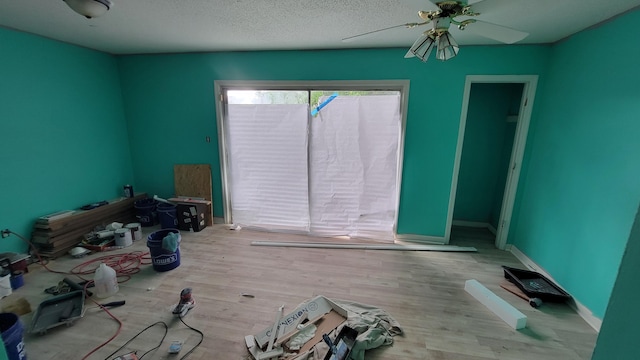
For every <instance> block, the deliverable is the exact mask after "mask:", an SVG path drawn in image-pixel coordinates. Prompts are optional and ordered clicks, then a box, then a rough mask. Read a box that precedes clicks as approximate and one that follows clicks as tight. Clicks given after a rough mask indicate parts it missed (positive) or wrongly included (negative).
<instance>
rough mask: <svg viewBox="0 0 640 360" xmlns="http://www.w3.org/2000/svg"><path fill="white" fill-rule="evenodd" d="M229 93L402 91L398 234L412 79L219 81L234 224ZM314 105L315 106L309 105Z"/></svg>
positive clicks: (227, 209)
mask: <svg viewBox="0 0 640 360" xmlns="http://www.w3.org/2000/svg"><path fill="white" fill-rule="evenodd" d="M228 90H274V91H278V90H303V91H334V90H338V91H340V90H344V91H350V90H353V91H399V92H400V111H401V114H400V138H399V139H398V173H397V174H396V181H397V187H396V214H395V219H394V225H393V234H394V235H395V234H397V227H398V212H399V209H400V193H401V191H400V187H401V185H402V163H403V158H404V156H403V155H404V136H405V129H406V120H407V109H408V105H409V80H331V81H275V80H267V81H258V80H256V81H253V80H215V81H214V96H215V104H216V123H217V129H218V152H219V156H220V177H221V179H220V180H221V185H222V202H223V208H224V223H225V224H233V214H232V212H231V194H230V192H229V191H230V189H229V154H228V151H227V144H226V136H225V134H226V125H225V121H226V119H227V116H228V114H227V107H226V105H227V99H226V98H225V94H226V93H227V91H228ZM309 106H311V104H310V105H309Z"/></svg>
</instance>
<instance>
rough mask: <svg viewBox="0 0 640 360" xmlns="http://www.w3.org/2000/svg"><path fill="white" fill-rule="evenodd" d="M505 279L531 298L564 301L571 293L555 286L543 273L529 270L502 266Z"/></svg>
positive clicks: (569, 297)
mask: <svg viewBox="0 0 640 360" xmlns="http://www.w3.org/2000/svg"><path fill="white" fill-rule="evenodd" d="M502 268H503V269H504V277H505V279H507V280H509V281H511V282H512V283H514V284H515V285H516V286H517V287H518V288H520V290H522V291H523V292H524V293H525V294H527V296H529V297H531V298H538V299H540V300H542V301H547V302H565V301H567V300H569V299H571V295H569V294H567V293H566V292H565V291H564V290H562V289H561V288H559V287H558V286H556V285H555V284H554V283H553V282H552V281H551V280H549V279H547V278H546V277H544V276H543V275H541V274H539V273H537V272H535V271H529V270H521V269H516V268H512V267H508V266H502Z"/></svg>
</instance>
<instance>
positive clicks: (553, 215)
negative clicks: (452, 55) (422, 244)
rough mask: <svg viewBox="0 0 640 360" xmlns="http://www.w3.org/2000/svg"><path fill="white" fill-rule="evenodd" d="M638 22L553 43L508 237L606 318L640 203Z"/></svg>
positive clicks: (636, 17) (621, 21)
mask: <svg viewBox="0 0 640 360" xmlns="http://www.w3.org/2000/svg"><path fill="white" fill-rule="evenodd" d="M638 23H640V11H638V10H636V11H634V12H631V13H629V14H626V15H624V16H621V17H619V18H617V19H615V20H613V21H611V22H608V23H606V24H604V25H602V26H600V27H597V28H595V29H592V30H588V31H584V32H581V33H579V34H577V35H575V36H573V37H571V38H569V39H568V40H566V41H563V42H561V43H559V44H557V45H555V46H554V47H553V53H552V54H551V63H550V66H549V71H548V73H547V77H546V81H545V84H544V85H543V86H541V87H540V88H539V91H538V97H537V99H536V103H537V105H536V107H537V114H536V116H535V119H534V120H535V121H534V122H533V123H532V126H531V129H530V131H531V132H530V136H529V141H528V143H527V148H528V155H527V158H526V162H525V166H524V167H523V173H522V174H523V175H522V182H521V187H520V194H519V198H518V203H517V205H516V209H517V210H516V212H515V213H514V217H513V222H512V228H511V230H512V231H511V232H510V236H509V238H510V242H511V243H513V244H514V245H515V246H517V248H518V249H520V250H522V251H523V252H524V253H525V254H527V255H528V256H529V257H530V258H531V259H533V260H534V261H535V262H537V263H538V264H539V265H540V266H542V267H543V268H544V269H545V270H546V271H548V272H549V273H550V274H551V275H552V276H553V277H554V279H556V280H557V281H558V282H559V283H560V284H561V285H562V286H563V287H565V288H566V289H567V290H568V291H569V292H570V293H571V294H572V295H573V296H574V297H575V298H576V299H577V300H578V301H580V302H581V303H583V304H584V305H586V306H587V307H588V308H589V309H591V310H592V311H593V313H594V315H596V316H598V317H602V316H603V315H604V312H605V309H606V306H607V302H608V299H609V295H610V293H611V289H612V288H613V284H614V282H615V279H616V274H617V272H618V267H619V265H620V260H621V258H622V253H623V250H624V249H625V246H626V244H627V239H628V235H629V231H630V229H631V225H632V223H633V219H634V215H635V212H636V209H637V208H638V203H639V202H640V186H638V184H639V183H638V179H640V161H638V158H637V157H638V154H640V140H639V139H640V138H639V134H640V121H639V119H640V86H638V81H639V80H640V67H638V64H639V63H640V47H639V46H638V45H637V44H638V39H637V36H636V31H635V30H636V25H637V24H638ZM612 34H615V37H612V36H611V35H612ZM594 44H599V45H602V46H599V45H598V46H595V47H594ZM636 261H640V259H636Z"/></svg>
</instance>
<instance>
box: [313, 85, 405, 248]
mask: <svg viewBox="0 0 640 360" xmlns="http://www.w3.org/2000/svg"><path fill="white" fill-rule="evenodd" d="M321 101H322V99H321ZM399 138H400V95H374V96H338V97H337V98H335V99H334V100H333V101H332V102H331V103H329V104H328V105H327V106H326V107H325V108H323V109H322V110H321V111H320V114H319V115H318V116H317V117H314V118H312V119H311V139H310V150H309V153H310V155H309V163H310V165H309V169H310V187H309V188H310V192H309V194H310V195H309V197H310V205H311V209H310V217H311V227H310V230H311V233H313V234H317V235H322V236H336V235H348V236H357V237H375V238H387V239H393V237H392V236H393V224H394V221H395V213H396V208H397V204H396V203H397V184H396V183H397V176H398V142H399Z"/></svg>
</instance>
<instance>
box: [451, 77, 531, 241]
mask: <svg viewBox="0 0 640 360" xmlns="http://www.w3.org/2000/svg"><path fill="white" fill-rule="evenodd" d="M474 83H504V84H509V83H518V84H523V85H524V86H523V89H522V99H521V101H520V111H519V112H518V123H517V125H516V133H515V138H514V142H513V148H512V151H511V160H510V162H509V168H510V169H509V172H508V174H507V181H506V183H505V188H504V197H503V200H502V207H501V211H500V219H499V221H498V228H497V229H496V231H497V232H496V241H495V245H496V247H497V248H498V249H502V250H504V248H505V246H506V244H507V237H508V235H509V227H510V226H511V215H512V213H513V205H514V202H515V198H516V192H517V190H518V180H519V178H520V168H521V165H522V157H523V156H524V150H525V145H526V143H527V134H528V132H529V123H530V122H531V109H532V108H533V100H534V98H535V94H536V88H537V86H538V75H467V78H466V81H465V84H464V95H463V97H462V112H461V114H460V128H459V130H458V145H457V147H456V157H455V163H454V167H453V177H452V179H451V193H450V196H449V212H448V215H447V225H446V226H447V227H446V230H445V243H447V244H448V243H449V240H450V238H451V226H452V223H453V209H454V206H455V200H456V191H457V187H458V174H459V172H460V161H461V157H462V145H463V142H464V131H465V127H466V123H467V111H468V110H469V96H470V95H471V84H474Z"/></svg>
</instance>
